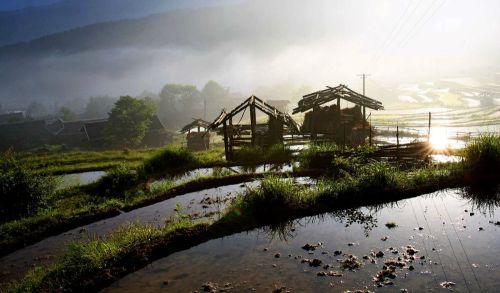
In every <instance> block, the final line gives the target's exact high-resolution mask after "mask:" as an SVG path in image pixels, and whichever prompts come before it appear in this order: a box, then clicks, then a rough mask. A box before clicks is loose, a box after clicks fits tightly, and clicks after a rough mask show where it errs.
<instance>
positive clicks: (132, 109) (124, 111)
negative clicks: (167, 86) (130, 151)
mask: <svg viewBox="0 0 500 293" xmlns="http://www.w3.org/2000/svg"><path fill="white" fill-rule="evenodd" d="M154 111H155V105H154V103H152V102H151V101H150V100H148V99H144V100H143V99H135V98H132V97H130V96H123V97H120V98H119V99H118V101H116V103H115V106H114V107H113V109H112V110H111V112H110V113H109V120H108V125H107V128H106V133H107V134H108V135H109V140H110V142H111V143H113V144H114V145H117V146H120V147H137V146H139V144H140V143H141V142H142V139H143V138H144V136H145V135H146V130H147V129H148V128H149V126H150V124H151V118H152V117H153V114H154Z"/></svg>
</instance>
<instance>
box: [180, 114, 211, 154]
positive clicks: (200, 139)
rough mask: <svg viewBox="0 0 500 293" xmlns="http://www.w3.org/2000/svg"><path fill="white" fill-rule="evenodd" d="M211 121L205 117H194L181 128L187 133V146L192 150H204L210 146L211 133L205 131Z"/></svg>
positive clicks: (182, 131)
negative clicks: (204, 118)
mask: <svg viewBox="0 0 500 293" xmlns="http://www.w3.org/2000/svg"><path fill="white" fill-rule="evenodd" d="M209 125H210V122H207V121H205V120H203V119H194V120H193V122H191V123H189V124H187V125H186V126H184V127H183V128H182V129H181V133H186V140H187V148H188V150H190V151H203V150H208V149H209V148H210V133H205V132H206V131H207V129H208V126H209Z"/></svg>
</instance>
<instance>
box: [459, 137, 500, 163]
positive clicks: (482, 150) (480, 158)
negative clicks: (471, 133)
mask: <svg viewBox="0 0 500 293" xmlns="http://www.w3.org/2000/svg"><path fill="white" fill-rule="evenodd" d="M463 156H464V157H465V162H466V164H467V165H468V166H469V167H471V168H473V169H478V170H482V171H491V170H493V169H495V168H498V166H499V164H500V136H497V135H485V136H481V137H478V138H475V139H473V140H472V141H471V142H470V143H469V144H468V145H467V147H466V148H465V150H464V151H463Z"/></svg>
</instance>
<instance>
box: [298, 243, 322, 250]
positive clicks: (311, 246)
mask: <svg viewBox="0 0 500 293" xmlns="http://www.w3.org/2000/svg"><path fill="white" fill-rule="evenodd" d="M318 246H319V245H317V244H310V243H306V244H305V245H304V246H302V249H304V250H307V251H313V250H316V248H318Z"/></svg>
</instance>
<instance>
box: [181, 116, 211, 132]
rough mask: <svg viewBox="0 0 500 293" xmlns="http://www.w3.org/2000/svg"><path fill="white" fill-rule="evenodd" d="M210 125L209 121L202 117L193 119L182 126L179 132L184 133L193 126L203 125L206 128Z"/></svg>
mask: <svg viewBox="0 0 500 293" xmlns="http://www.w3.org/2000/svg"><path fill="white" fill-rule="evenodd" d="M209 126H210V122H208V121H205V120H203V119H193V121H192V122H191V123H189V124H187V125H186V126H184V127H182V129H181V132H182V133H186V132H188V131H189V130H191V129H193V128H198V127H203V128H205V129H207V128H208V127H209Z"/></svg>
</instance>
